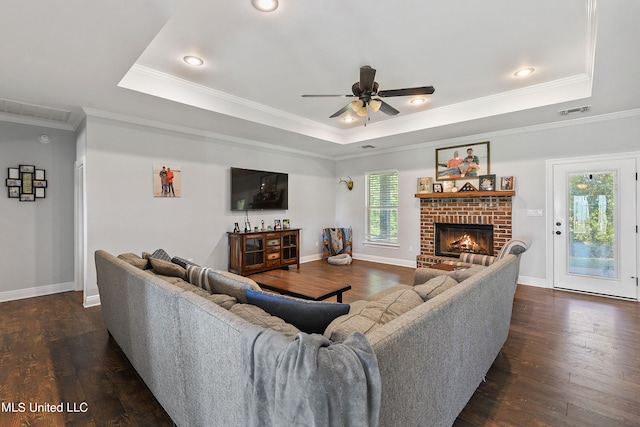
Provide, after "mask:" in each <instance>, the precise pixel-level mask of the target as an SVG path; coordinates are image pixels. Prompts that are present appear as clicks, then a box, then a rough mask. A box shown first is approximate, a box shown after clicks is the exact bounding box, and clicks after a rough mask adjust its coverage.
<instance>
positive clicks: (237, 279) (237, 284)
mask: <svg viewBox="0 0 640 427" xmlns="http://www.w3.org/2000/svg"><path fill="white" fill-rule="evenodd" d="M207 278H208V280H209V284H210V286H211V292H212V293H218V294H226V295H231V296H232V297H234V298H236V299H237V300H238V302H241V303H245V302H247V299H246V294H245V291H246V290H247V289H252V290H254V291H259V290H260V286H258V284H257V283H256V282H255V281H254V280H252V279H250V278H248V277H244V276H240V275H238V274H234V273H230V272H228V271H221V270H209V271H208V272H207Z"/></svg>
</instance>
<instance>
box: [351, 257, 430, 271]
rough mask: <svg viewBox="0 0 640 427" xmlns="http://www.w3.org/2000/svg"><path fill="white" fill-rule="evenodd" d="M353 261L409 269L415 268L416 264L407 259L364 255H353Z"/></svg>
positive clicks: (414, 261)
mask: <svg viewBox="0 0 640 427" xmlns="http://www.w3.org/2000/svg"><path fill="white" fill-rule="evenodd" d="M353 259H354V260H358V259H359V260H362V261H370V262H377V263H379V264H389V265H397V266H399V267H410V268H416V266H417V263H416V260H415V259H413V260H409V259H399V258H387V257H381V256H375V255H366V254H353Z"/></svg>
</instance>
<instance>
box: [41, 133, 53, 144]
mask: <svg viewBox="0 0 640 427" xmlns="http://www.w3.org/2000/svg"><path fill="white" fill-rule="evenodd" d="M38 141H40V142H41V143H43V144H48V143H50V142H51V138H49V135H45V134H42V135H40V136H39V137H38Z"/></svg>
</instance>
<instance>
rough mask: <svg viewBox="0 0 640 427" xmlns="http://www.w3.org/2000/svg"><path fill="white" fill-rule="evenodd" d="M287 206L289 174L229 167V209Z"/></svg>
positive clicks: (241, 209) (280, 207) (262, 208)
mask: <svg viewBox="0 0 640 427" xmlns="http://www.w3.org/2000/svg"><path fill="white" fill-rule="evenodd" d="M288 208H289V175H288V174H286V173H281V172H268V171H260V170H253V169H241V168H231V210H232V211H261V210H285V209H288Z"/></svg>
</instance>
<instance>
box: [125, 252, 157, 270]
mask: <svg viewBox="0 0 640 427" xmlns="http://www.w3.org/2000/svg"><path fill="white" fill-rule="evenodd" d="M118 258H120V259H121V260H123V261H125V262H128V263H129V264H131V265H133V266H134V267H138V268H139V269H141V270H144V269H146V268H147V264H148V263H149V261H148V260H146V259H144V258H140V257H139V256H138V255H136V254H132V253H126V254H120V255H118Z"/></svg>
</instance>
